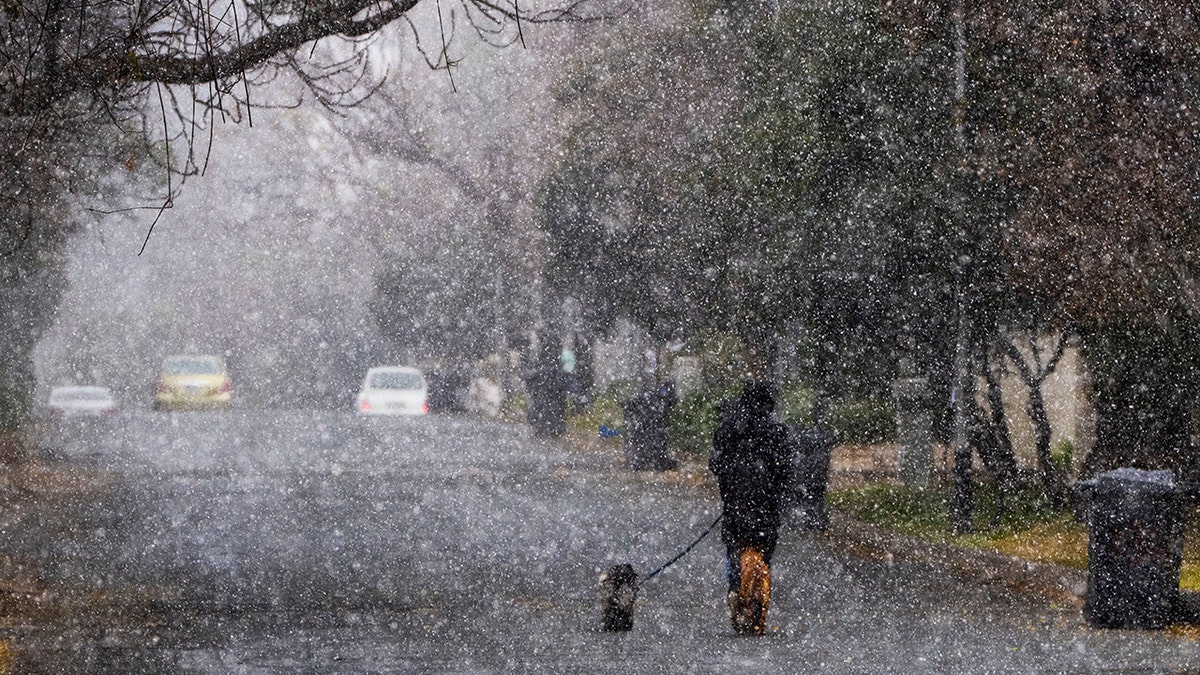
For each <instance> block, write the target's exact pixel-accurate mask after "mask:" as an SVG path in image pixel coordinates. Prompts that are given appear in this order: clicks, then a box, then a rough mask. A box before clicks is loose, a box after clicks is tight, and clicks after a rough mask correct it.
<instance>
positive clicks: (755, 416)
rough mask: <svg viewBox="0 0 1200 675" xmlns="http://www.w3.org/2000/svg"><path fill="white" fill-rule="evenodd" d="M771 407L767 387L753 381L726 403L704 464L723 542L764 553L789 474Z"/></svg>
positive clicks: (783, 431)
mask: <svg viewBox="0 0 1200 675" xmlns="http://www.w3.org/2000/svg"><path fill="white" fill-rule="evenodd" d="M773 408H774V399H773V397H772V396H771V394H770V393H769V390H766V391H764V390H761V389H758V388H755V387H753V386H752V387H747V391H746V392H745V393H743V395H742V396H741V398H738V399H735V400H732V401H728V402H726V403H725V404H724V405H723V406H722V409H721V420H720V424H719V425H718V426H717V430H716V432H715V433H714V434H713V452H712V455H711V457H710V458H709V464H708V465H709V468H710V469H711V470H712V472H713V473H714V474H716V477H717V485H718V486H719V488H720V490H721V501H722V502H723V503H724V506H725V516H724V518H723V525H722V530H721V531H722V538H723V539H724V540H725V545H726V546H727V547H737V546H747V545H749V546H755V547H756V548H758V549H759V550H760V551H762V552H763V553H764V555H765V556H766V557H768V558H769V556H770V552H771V551H772V550H773V549H774V548H775V540H776V539H777V538H778V535H779V526H780V522H781V519H782V513H781V512H782V509H781V502H782V500H783V498H784V493H785V491H786V490H787V487H788V485H789V482H790V477H791V452H790V440H789V436H788V430H787V427H786V426H784V425H783V424H781V423H779V422H777V421H775V420H774V418H773V417H772V414H771V412H772V409H773Z"/></svg>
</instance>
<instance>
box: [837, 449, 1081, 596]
mask: <svg viewBox="0 0 1200 675" xmlns="http://www.w3.org/2000/svg"><path fill="white" fill-rule="evenodd" d="M945 462H946V458H945V453H944V449H943V448H935V450H934V466H935V467H938V468H942V467H943V465H944V464H945ZM935 470H936V469H935ZM898 479H899V460H898V457H897V455H896V447H895V446H894V445H871V446H854V445H844V446H838V447H835V448H834V450H833V456H832V458H831V461H830V468H829V487H830V489H841V488H848V487H854V486H858V485H864V484H867V483H874V482H891V481H896V480H898ZM825 535H826V536H827V537H828V538H829V540H830V541H831V542H832V543H833V544H834V545H836V546H839V547H842V548H844V549H847V550H851V551H854V552H856V553H859V554H865V555H870V556H873V557H877V558H882V559H885V560H888V561H892V560H905V561H920V562H928V563H931V564H935V565H940V566H942V567H945V568H946V570H947V571H948V572H950V573H951V574H954V575H955V576H957V577H959V578H963V579H968V580H971V581H975V582H978V583H994V584H1000V585H1003V586H1005V587H1007V588H1009V589H1011V590H1014V591H1019V592H1025V593H1036V594H1039V595H1044V596H1047V597H1049V598H1051V599H1052V600H1054V601H1056V602H1061V603H1065V604H1070V605H1075V606H1077V607H1080V608H1082V607H1083V601H1084V596H1085V594H1086V592H1087V570H1081V569H1077V568H1073V567H1066V566H1063V565H1053V564H1049V563H1040V562H1034V561H1030V560H1026V559H1024V558H1018V557H1015V556H1010V555H1005V554H1003V553H999V552H997V551H989V550H986V549H976V548H965V547H959V546H953V545H950V544H943V543H939V542H933V541H928V540H925V539H920V538H917V537H912V536H909V535H905V534H901V533H898V532H895V531H893V530H889V529H886V528H883V527H879V526H877V525H872V524H870V523H866V522H863V521H860V520H857V519H855V518H852V517H850V516H848V515H846V514H844V513H841V512H838V511H836V510H834V511H833V512H832V513H831V517H830V523H829V529H828V530H826V532H825Z"/></svg>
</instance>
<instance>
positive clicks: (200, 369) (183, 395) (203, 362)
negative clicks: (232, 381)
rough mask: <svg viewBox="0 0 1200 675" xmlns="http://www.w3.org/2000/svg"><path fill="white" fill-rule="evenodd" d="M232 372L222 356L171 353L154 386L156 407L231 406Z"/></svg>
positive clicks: (195, 407) (173, 408)
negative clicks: (176, 354)
mask: <svg viewBox="0 0 1200 675" xmlns="http://www.w3.org/2000/svg"><path fill="white" fill-rule="evenodd" d="M232 402H233V392H232V391H231V389H230V387H229V373H228V371H226V369H225V360H224V359H222V358H221V357H219V356H207V355H186V356H169V357H167V359H166V360H165V361H163V365H162V372H161V373H160V374H159V376H158V385H157V386H156V387H155V389H154V409H155V410H179V409H211V408H228V407H229V406H230V404H231V403H232Z"/></svg>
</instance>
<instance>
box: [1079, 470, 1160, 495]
mask: <svg viewBox="0 0 1200 675" xmlns="http://www.w3.org/2000/svg"><path fill="white" fill-rule="evenodd" d="M1088 483H1089V484H1090V485H1089V487H1093V489H1097V490H1103V491H1108V490H1113V491H1121V492H1173V491H1174V490H1175V474H1174V473H1173V472H1171V471H1170V470H1167V469H1163V470H1160V471H1147V470H1145V469H1133V468H1129V467H1124V468H1120V469H1113V470H1112V471H1106V472H1104V473H1102V474H1100V475H1098V476H1096V478H1095V479H1094V480H1092V481H1088Z"/></svg>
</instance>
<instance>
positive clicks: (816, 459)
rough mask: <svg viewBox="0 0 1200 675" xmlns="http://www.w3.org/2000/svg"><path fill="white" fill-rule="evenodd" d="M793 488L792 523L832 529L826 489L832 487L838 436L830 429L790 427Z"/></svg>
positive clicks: (818, 528) (791, 494) (791, 493)
mask: <svg viewBox="0 0 1200 675" xmlns="http://www.w3.org/2000/svg"><path fill="white" fill-rule="evenodd" d="M791 435H792V445H793V452H792V485H791V489H790V490H789V491H788V504H787V506H788V511H789V514H790V516H791V518H792V521H793V522H794V523H795V524H796V525H798V526H799V527H801V528H804V529H807V530H821V531H824V530H825V529H826V528H828V527H829V506H828V505H827V504H826V503H825V490H826V488H827V487H828V485H829V462H830V457H831V456H832V453H833V446H834V443H835V441H836V436H835V435H834V434H833V433H832V432H830V431H829V430H827V429H822V428H819V427H818V428H814V429H803V428H798V427H792V428H791Z"/></svg>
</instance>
